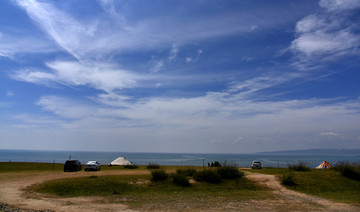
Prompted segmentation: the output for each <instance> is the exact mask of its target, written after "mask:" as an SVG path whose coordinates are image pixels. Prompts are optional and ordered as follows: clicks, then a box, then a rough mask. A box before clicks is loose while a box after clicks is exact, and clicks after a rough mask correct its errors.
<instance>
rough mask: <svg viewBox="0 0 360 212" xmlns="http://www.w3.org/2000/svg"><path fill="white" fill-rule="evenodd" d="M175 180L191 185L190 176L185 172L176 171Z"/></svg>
mask: <svg viewBox="0 0 360 212" xmlns="http://www.w3.org/2000/svg"><path fill="white" fill-rule="evenodd" d="M173 181H174V183H175V184H177V185H180V186H184V187H188V186H190V182H189V178H188V177H187V176H186V175H185V174H184V173H176V174H174V176H173Z"/></svg>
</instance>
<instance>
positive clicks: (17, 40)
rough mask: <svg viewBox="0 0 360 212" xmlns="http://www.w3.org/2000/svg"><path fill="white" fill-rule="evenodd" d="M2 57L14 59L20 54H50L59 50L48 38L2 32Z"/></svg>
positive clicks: (0, 41) (0, 49) (0, 47)
mask: <svg viewBox="0 0 360 212" xmlns="http://www.w3.org/2000/svg"><path fill="white" fill-rule="evenodd" d="M0 35H1V36H0V56H2V57H9V58H13V57H14V56H15V55H16V54H18V53H49V52H55V51H58V50H59V49H58V48H57V47H55V46H54V45H53V44H52V43H51V42H50V41H48V39H47V38H44V37H35V36H33V35H29V34H26V35H14V34H4V33H1V32H0Z"/></svg>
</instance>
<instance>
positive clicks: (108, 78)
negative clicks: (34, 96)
mask: <svg viewBox="0 0 360 212" xmlns="http://www.w3.org/2000/svg"><path fill="white" fill-rule="evenodd" d="M46 65H47V66H48V67H49V68H50V70H51V72H44V71H36V70H35V71H34V70H20V71H17V72H16V73H15V74H13V75H12V77H13V78H14V79H16V80H21V81H26V82H32V83H35V84H45V85H49V84H51V83H60V84H64V85H70V86H79V85H87V86H90V87H93V88H96V89H99V90H104V91H107V92H111V91H113V90H116V89H123V88H129V87H133V86H135V84H136V80H137V79H138V76H136V75H135V74H132V73H130V72H128V71H125V70H121V69H118V68H116V67H114V66H112V65H108V64H97V63H81V62H68V61H55V62H51V63H47V64H46Z"/></svg>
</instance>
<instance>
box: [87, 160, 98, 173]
mask: <svg viewBox="0 0 360 212" xmlns="http://www.w3.org/2000/svg"><path fill="white" fill-rule="evenodd" d="M98 170H100V163H99V162H97V161H88V162H87V163H86V164H85V171H98Z"/></svg>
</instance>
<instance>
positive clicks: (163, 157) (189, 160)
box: [0, 150, 360, 167]
mask: <svg viewBox="0 0 360 212" xmlns="http://www.w3.org/2000/svg"><path fill="white" fill-rule="evenodd" d="M120 156H125V157H126V158H127V159H128V160H129V161H131V162H132V163H134V164H137V165H148V164H149V163H155V164H158V165H174V166H182V165H184V166H203V165H204V166H207V164H208V163H211V162H213V161H219V162H220V163H224V162H226V163H227V164H235V165H236V166H239V167H250V163H251V161H253V160H260V161H261V162H262V164H263V166H264V167H287V166H288V165H289V164H297V163H299V162H305V163H307V165H308V166H309V167H314V166H316V165H318V164H320V163H321V162H322V161H324V160H326V161H328V162H329V163H331V164H335V163H336V162H339V161H348V162H356V163H359V162H360V153H359V152H355V153H351V154H349V153H348V152H344V153H341V152H337V153H336V154H334V153H331V154H326V153H321V154H314V153H310V154H294V153H288V154H286V153H254V154H187V153H133V152H85V151H37V150H0V162H9V161H12V162H43V163H53V162H55V163H64V162H65V161H66V160H67V159H69V158H70V157H71V159H77V160H79V161H80V162H81V163H86V162H87V161H89V160H97V161H99V162H100V163H101V164H104V165H105V164H109V163H110V162H111V161H113V160H114V159H116V158H117V157H120Z"/></svg>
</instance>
